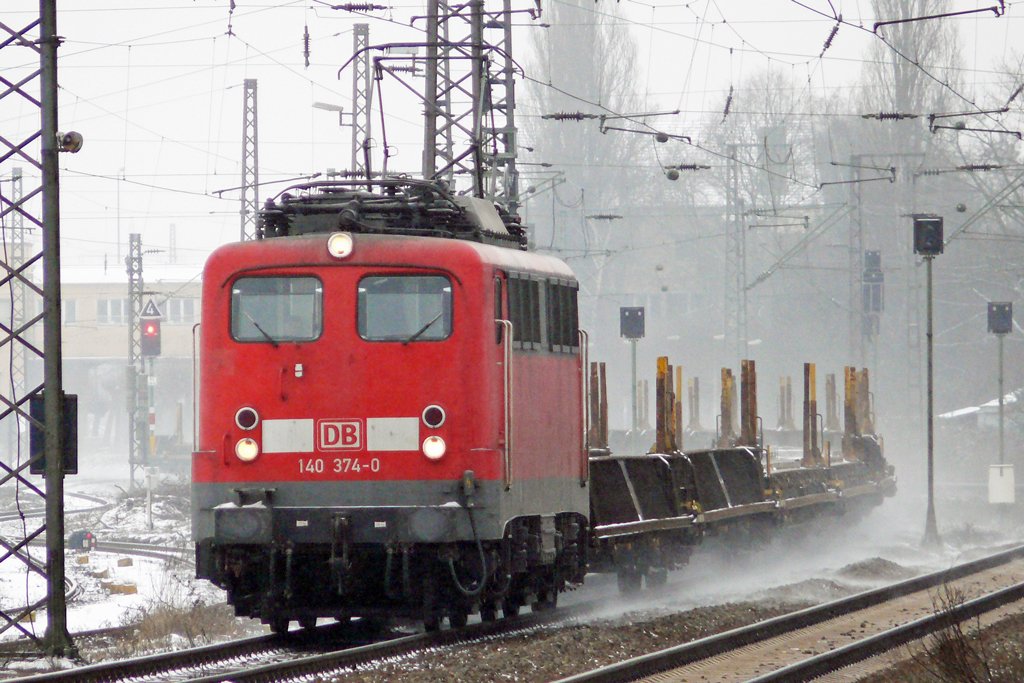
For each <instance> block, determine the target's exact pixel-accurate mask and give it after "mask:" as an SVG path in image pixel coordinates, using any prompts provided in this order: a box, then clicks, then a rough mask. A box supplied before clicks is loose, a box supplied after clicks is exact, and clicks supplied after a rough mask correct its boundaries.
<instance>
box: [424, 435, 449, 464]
mask: <svg viewBox="0 0 1024 683" xmlns="http://www.w3.org/2000/svg"><path fill="white" fill-rule="evenodd" d="M447 449H448V447H447V446H446V445H445V443H444V439H442V438H441V437H439V436H428V437H427V438H425V439H423V455H425V456H427V457H428V458H430V459H431V460H440V459H441V458H442V457H444V452H445V451H446V450H447Z"/></svg>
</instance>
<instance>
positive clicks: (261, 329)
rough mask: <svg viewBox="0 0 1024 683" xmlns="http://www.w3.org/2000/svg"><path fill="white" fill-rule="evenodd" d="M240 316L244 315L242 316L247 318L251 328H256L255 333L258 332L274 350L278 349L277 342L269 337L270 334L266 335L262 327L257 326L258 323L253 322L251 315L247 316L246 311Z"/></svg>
mask: <svg viewBox="0 0 1024 683" xmlns="http://www.w3.org/2000/svg"><path fill="white" fill-rule="evenodd" d="M242 315H244V316H245V317H246V318H248V319H249V322H251V323H252V326H253V327H255V328H256V330H257V331H258V332H259V333H260V334H262V335H263V337H264V339H266V340H267V341H268V342H270V343H271V344H272V345H273V347H274V348H275V349H276V348H277V347H278V344H277V340H276V339H274V338H273V337H271V336H270V334H268V333H267V331H266V330H265V329H263V328H262V327H260V324H259V323H258V322H256V321H255V320H254V319H253V317H252V316H251V315H249V313H248V312H246V311H242Z"/></svg>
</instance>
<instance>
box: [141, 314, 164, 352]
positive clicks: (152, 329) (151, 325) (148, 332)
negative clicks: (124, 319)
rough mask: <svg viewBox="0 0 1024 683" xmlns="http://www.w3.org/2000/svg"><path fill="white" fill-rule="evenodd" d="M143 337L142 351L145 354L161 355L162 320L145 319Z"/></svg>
mask: <svg viewBox="0 0 1024 683" xmlns="http://www.w3.org/2000/svg"><path fill="white" fill-rule="evenodd" d="M141 327H142V329H141V332H142V339H141V340H140V341H141V343H140V351H141V352H142V355H143V356H159V355H160V321H159V320H143V321H142V325H141Z"/></svg>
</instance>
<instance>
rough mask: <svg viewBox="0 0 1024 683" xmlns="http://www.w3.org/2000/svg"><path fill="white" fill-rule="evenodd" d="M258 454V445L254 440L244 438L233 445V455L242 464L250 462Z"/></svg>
mask: <svg viewBox="0 0 1024 683" xmlns="http://www.w3.org/2000/svg"><path fill="white" fill-rule="evenodd" d="M259 454H260V445H259V444H258V443H256V440H255V439H250V438H249V437H245V438H244V439H239V440H238V443H236V444H235V455H236V456H237V457H238V459H239V460H241V461H242V462H252V461H253V460H255V459H256V456H257V455H259Z"/></svg>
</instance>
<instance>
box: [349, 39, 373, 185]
mask: <svg viewBox="0 0 1024 683" xmlns="http://www.w3.org/2000/svg"><path fill="white" fill-rule="evenodd" d="M369 43H370V25H369V24H355V25H354V26H353V27H352V54H354V55H357V57H356V60H355V61H354V62H353V63H352V164H351V166H350V167H349V170H350V171H352V172H353V174H355V175H365V174H366V153H367V152H368V151H369V150H368V149H367V148H366V146H367V145H368V144H369V141H370V95H371V92H372V87H373V81H371V80H370V54H369V52H367V49H366V48H368V47H369Z"/></svg>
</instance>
